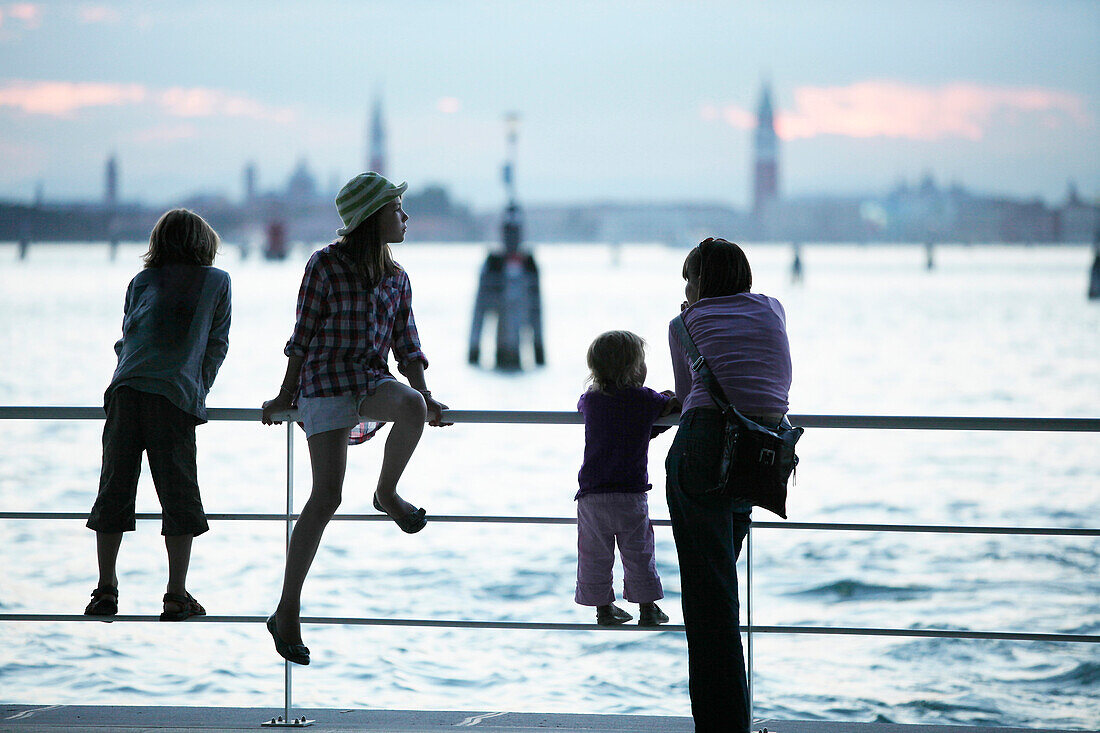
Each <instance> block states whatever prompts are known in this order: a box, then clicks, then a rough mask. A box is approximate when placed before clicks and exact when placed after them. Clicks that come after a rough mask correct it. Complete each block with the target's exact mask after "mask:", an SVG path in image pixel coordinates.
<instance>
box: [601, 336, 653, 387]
mask: <svg viewBox="0 0 1100 733" xmlns="http://www.w3.org/2000/svg"><path fill="white" fill-rule="evenodd" d="M588 368H589V369H590V370H591V374H590V375H589V377H588V379H589V381H591V382H592V386H593V387H594V388H595V389H597V390H599V391H600V392H608V391H610V390H612V389H622V388H623V387H641V386H642V384H644V383H645V339H643V338H642V337H641V336H639V335H638V334H636V333H631V332H630V331H608V332H607V333H601V334H600V335H599V336H597V337H596V340H595V341H593V342H592V345H591V346H589V347H588Z"/></svg>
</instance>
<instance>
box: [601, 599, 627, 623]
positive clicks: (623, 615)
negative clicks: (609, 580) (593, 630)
mask: <svg viewBox="0 0 1100 733" xmlns="http://www.w3.org/2000/svg"><path fill="white" fill-rule="evenodd" d="M632 618H634V617H633V616H631V615H630V614H629V613H627V612H626V611H624V610H623V609H621V608H619V607H618V606H616V605H615V604H614V603H609V604H607V605H606V606H596V623H598V624H599V625H600V626H618V625H619V624H625V623H626V622H627V621H629V620H630V619H632Z"/></svg>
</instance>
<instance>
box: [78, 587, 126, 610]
mask: <svg viewBox="0 0 1100 733" xmlns="http://www.w3.org/2000/svg"><path fill="white" fill-rule="evenodd" d="M112 596H113V597H112ZM117 613H118V588H111V587H106V588H103V587H101V588H96V589H95V590H93V591H92V600H91V601H89V602H88V607H87V608H85V609H84V615H85V616H114V615H115V614H117Z"/></svg>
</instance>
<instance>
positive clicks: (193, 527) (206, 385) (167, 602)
mask: <svg viewBox="0 0 1100 733" xmlns="http://www.w3.org/2000/svg"><path fill="white" fill-rule="evenodd" d="M218 244H219V240H218V235H217V233H216V232H215V231H214V230H213V229H211V228H210V225H209V224H207V223H206V222H205V221H204V220H203V219H202V217H201V216H199V215H198V214H196V213H194V212H192V211H188V210H187V209H173V210H172V211H169V212H167V213H165V214H164V215H163V216H162V217H161V218H160V221H158V222H157V224H156V226H155V227H153V232H152V234H151V235H150V236H149V250H148V252H146V253H145V269H144V270H142V271H141V272H139V273H138V274H137V275H135V276H134V279H133V280H131V281H130V286H129V287H128V288H127V289H126V305H125V308H124V311H123V316H122V338H121V339H119V341H118V343H116V344H115V353H116V354H117V355H118V366H117V367H116V368H115V374H114V377H113V378H112V379H111V384H110V386H108V387H107V391H106V393H105V394H104V397H103V401H104V409H105V410H106V411H107V422H106V423H105V424H104V426H103V468H102V471H101V473H100V477H99V495H98V496H97V497H96V500H95V505H94V506H92V511H91V514H90V515H89V517H88V524H87V526H88V527H89V528H90V529H94V530H95V532H96V551H97V555H98V559H99V584H98V585H97V586H96V589H95V590H94V591H92V601H91V603H89V604H88V607H87V608H86V609H85V610H84V613H85V615H88V616H114V615H115V614H116V613H118V576H117V574H116V572H115V562H116V560H117V558H118V548H119V545H120V544H121V543H122V533H123V532H130V531H133V529H134V502H135V498H136V496H137V484H138V476H139V475H140V473H141V454H142V452H144V453H146V454H147V455H148V459H149V470H150V471H151V472H152V474H153V484H154V486H156V490H157V497H158V498H159V499H160V505H161V511H162V519H161V531H160V533H161V534H162V535H164V545H165V548H166V549H167V551H168V588H167V592H166V593H165V594H164V599H163V601H164V612H163V613H162V614H161V615H160V620H161V621H182V620H184V619H186V618H190V617H191V616H202V615H205V614H206V611H205V609H203V607H202V606H201V605H199V603H198V601H196V600H195V599H194V598H192V597H191V594H190V593H188V592H187V587H186V581H187V568H188V565H189V564H190V560H191V540H192V538H193V537H195V535H200V534H202V533H203V532H205V531H206V530H207V529H209V527H208V526H207V524H206V514H205V513H204V512H203V508H202V500H201V498H200V497H199V484H198V475H197V470H196V462H195V426H196V425H199V424H202V423H204V422H206V394H207V392H209V391H210V387H211V385H213V383H214V377H215V376H216V375H217V373H218V369H219V368H220V367H221V364H222V361H223V360H224V359H225V353H226V351H227V350H228V348H229V320H230V302H231V293H230V283H229V274H228V273H226V272H225V271H223V270H219V269H218V268H216V267H212V265H213V262H214V255H215V254H217V251H218Z"/></svg>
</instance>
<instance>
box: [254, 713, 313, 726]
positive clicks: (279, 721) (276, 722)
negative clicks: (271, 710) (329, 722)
mask: <svg viewBox="0 0 1100 733" xmlns="http://www.w3.org/2000/svg"><path fill="white" fill-rule="evenodd" d="M313 722H314V721H312V720H309V719H307V718H306V716H304V715H303V716H302V717H300V718H291V719H289V720H285V719H284V718H283V716H281V715H280V716H278V717H275V718H272V719H271V720H265V721H264V722H262V723H260V726H261V727H263V728H305V727H307V726H310V725H313Z"/></svg>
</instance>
